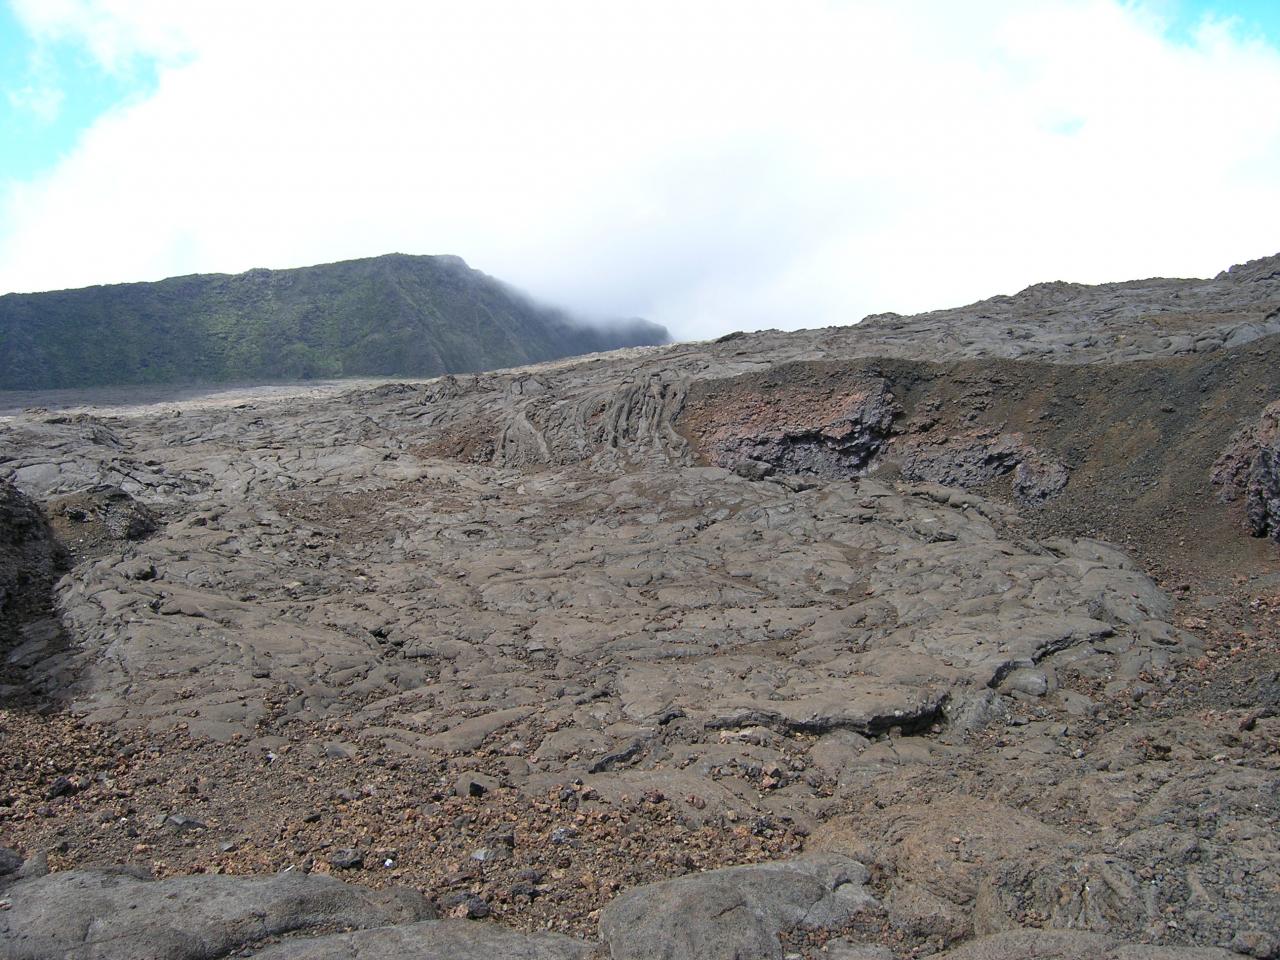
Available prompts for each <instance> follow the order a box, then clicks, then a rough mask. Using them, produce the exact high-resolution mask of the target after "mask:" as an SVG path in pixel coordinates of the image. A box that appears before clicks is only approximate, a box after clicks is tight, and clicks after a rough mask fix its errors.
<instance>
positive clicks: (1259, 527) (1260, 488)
mask: <svg viewBox="0 0 1280 960" xmlns="http://www.w3.org/2000/svg"><path fill="white" fill-rule="evenodd" d="M1212 480H1213V483H1214V484H1216V485H1217V486H1218V487H1219V488H1220V489H1221V496H1222V498H1223V499H1224V500H1226V501H1228V502H1235V501H1240V502H1243V504H1244V526H1245V529H1246V530H1248V531H1249V534H1250V535H1251V536H1254V537H1270V538H1271V539H1273V540H1276V541H1280V401H1277V402H1275V403H1273V404H1271V405H1270V406H1268V407H1267V408H1266V409H1265V410H1264V411H1263V412H1262V414H1261V415H1260V416H1259V417H1258V419H1257V420H1256V421H1254V422H1253V423H1251V424H1249V425H1248V426H1246V427H1244V428H1243V429H1242V430H1240V432H1238V433H1237V434H1236V435H1235V436H1234V437H1232V438H1231V443H1230V444H1229V445H1228V446H1227V449H1226V450H1224V451H1223V453H1222V456H1220V457H1219V458H1218V461H1217V462H1216V463H1215V464H1214V465H1213V476H1212Z"/></svg>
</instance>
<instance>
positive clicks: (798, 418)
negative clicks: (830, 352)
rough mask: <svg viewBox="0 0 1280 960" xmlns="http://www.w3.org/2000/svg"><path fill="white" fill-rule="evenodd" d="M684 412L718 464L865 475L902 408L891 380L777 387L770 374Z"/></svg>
mask: <svg viewBox="0 0 1280 960" xmlns="http://www.w3.org/2000/svg"><path fill="white" fill-rule="evenodd" d="M751 387H754V389H751V388H750V387H749V388H748V389H747V390H742V391H739V392H737V393H735V394H733V395H731V396H730V397H721V396H719V395H717V394H711V395H710V396H708V397H707V398H706V399H705V400H702V402H699V403H697V404H695V405H691V406H690V407H689V409H687V410H685V411H683V415H682V418H681V423H682V426H683V428H684V429H685V430H686V431H687V432H688V433H689V434H690V435H691V436H692V437H693V438H694V440H695V442H696V444H697V446H698V449H699V450H700V451H701V452H702V453H703V454H704V455H705V456H706V457H707V458H708V459H709V460H710V461H711V462H712V463H715V464H717V465H718V466H722V467H727V468H729V469H734V468H736V467H738V466H739V465H740V464H743V463H745V462H750V461H754V462H757V463H767V464H770V465H771V466H772V467H773V468H775V469H777V470H779V471H781V472H783V473H790V474H800V475H806V476H816V477H824V478H827V479H836V478H849V477H856V476H860V475H861V474H863V473H865V472H866V471H867V468H868V467H869V466H870V465H871V463H872V461H873V460H874V458H875V457H876V455H877V454H878V453H879V452H880V450H881V448H882V447H883V446H884V444H885V443H886V442H887V441H888V439H889V436H890V433H891V430H892V427H893V420H894V417H896V416H897V415H898V413H899V407H898V405H897V404H896V403H895V401H894V397H893V394H892V393H891V392H890V391H889V386H888V384H887V382H886V381H884V380H883V379H879V378H871V379H868V380H866V381H865V382H864V383H862V384H859V385H858V386H857V387H855V388H852V389H842V390H824V389H822V388H821V387H817V388H815V387H807V388H806V387H803V386H801V387H798V388H797V387H794V386H791V385H788V388H787V389H785V390H782V389H772V388H771V386H770V383H769V381H768V380H767V379H766V380H765V381H763V382H761V383H760V384H759V385H758V386H757V385H754V384H753V385H751Z"/></svg>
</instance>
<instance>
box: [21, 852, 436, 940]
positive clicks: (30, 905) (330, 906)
mask: <svg viewBox="0 0 1280 960" xmlns="http://www.w3.org/2000/svg"><path fill="white" fill-rule="evenodd" d="M4 899H6V900H8V901H9V908H8V909H7V910H4V911H3V912H0V958H3V960H49V958H51V957H58V958H60V960H209V958H214V957H223V956H226V955H227V954H229V953H231V952H232V951H233V950H237V949H240V948H241V947H243V946H245V945H251V944H254V943H256V942H259V941H261V940H263V939H265V938H267V937H272V936H279V935H281V934H290V933H298V932H305V931H308V930H318V929H332V928H334V927H338V928H341V927H375V926H385V925H387V924H393V923H404V922H408V921H414V920H421V919H424V918H429V917H432V916H434V915H435V911H434V909H433V908H432V907H431V906H430V905H429V904H428V903H427V902H426V901H425V900H424V899H423V898H422V896H421V895H420V894H417V893H414V892H412V891H408V890H393V891H375V890H370V889H368V888H366V887H360V886H356V885H354V884H347V883H343V882H342V881H340V880H335V879H332V878H331V877H324V876H319V875H308V874H301V873H287V874H278V875H276V876H270V877H231V876H213V875H200V876H190V877H175V878H173V879H169V880H148V879H144V878H142V877H139V876H137V875H134V874H132V873H129V872H127V871H125V870H69V871H66V872H64V873H53V874H49V875H48V876H44V877H40V878H38V879H34V880H23V881H19V882H18V883H16V884H14V885H13V886H11V887H9V889H7V890H5V891H4Z"/></svg>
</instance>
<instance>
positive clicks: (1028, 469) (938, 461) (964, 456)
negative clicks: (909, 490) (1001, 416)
mask: <svg viewBox="0 0 1280 960" xmlns="http://www.w3.org/2000/svg"><path fill="white" fill-rule="evenodd" d="M891 456H892V457H893V458H894V460H896V462H897V464H898V468H899V469H900V470H901V472H902V475H903V477H905V478H906V479H908V480H913V481H916V482H927V483H939V484H943V485H945V486H952V487H963V488H969V487H976V486H980V485H982V484H985V483H990V482H991V481H992V480H995V479H996V478H997V477H1002V476H1006V475H1012V479H1013V492H1014V494H1015V495H1016V496H1017V497H1018V499H1020V500H1022V501H1025V502H1028V503H1043V502H1044V501H1045V500H1048V499H1049V498H1050V497H1054V496H1057V495H1058V494H1059V493H1061V492H1062V490H1063V488H1064V487H1066V485H1067V479H1068V473H1067V468H1066V465H1065V464H1063V463H1062V461H1061V460H1059V459H1057V458H1056V457H1053V456H1050V455H1048V454H1045V453H1042V452H1041V451H1039V450H1037V449H1036V448H1035V447H1034V446H1032V445H1031V444H1030V443H1028V442H1027V439H1026V437H1024V436H1022V435H1021V434H1019V433H1007V432H1005V433H1002V432H999V431H997V430H995V429H992V428H986V429H978V430H969V431H965V432H963V433H959V434H951V433H947V432H943V433H941V434H940V435H936V434H929V435H926V436H925V437H917V436H911V435H908V436H904V437H901V438H898V439H896V440H895V441H894V443H893V448H892V454H891Z"/></svg>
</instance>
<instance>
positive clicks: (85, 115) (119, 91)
mask: <svg viewBox="0 0 1280 960" xmlns="http://www.w3.org/2000/svg"><path fill="white" fill-rule="evenodd" d="M154 84H155V68H154V64H152V63H151V62H149V61H148V60H147V59H146V58H144V57H138V58H134V59H133V60H132V62H130V63H129V64H127V65H124V69H121V70H117V71H109V70H107V69H106V68H104V67H103V66H102V65H101V64H100V63H99V62H98V61H97V59H96V58H95V57H94V56H93V55H92V54H91V53H90V51H89V50H88V48H87V47H85V45H84V44H82V43H80V42H79V41H78V40H76V39H72V38H65V39H52V38H49V39H45V40H37V39H36V38H35V37H33V36H32V35H31V34H30V33H29V32H28V31H27V30H26V29H25V28H24V26H23V24H22V23H21V22H20V21H19V20H18V17H17V15H16V13H15V10H14V7H13V5H12V3H10V2H7V0H5V2H0V90H3V97H2V98H0V144H3V150H0V181H3V180H25V179H29V178H31V177H33V176H36V175H38V174H40V173H41V172H43V171H45V170H47V169H49V168H50V167H52V166H54V165H55V164H56V163H57V162H58V160H59V159H60V158H61V157H63V156H65V155H66V154H67V153H68V152H69V151H70V150H71V149H72V148H73V147H74V146H75V145H76V141H77V140H78V139H79V137H80V135H81V134H82V133H84V131H85V130H86V129H88V127H89V126H90V124H92V123H93V121H94V120H96V119H97V118H98V117H99V116H100V115H102V114H103V113H104V112H106V111H107V110H109V109H110V108H111V107H113V106H116V105H118V104H122V103H126V102H128V101H129V100H130V99H132V98H140V97H145V96H146V95H147V94H148V93H149V92H150V91H151V90H152V89H153V88H154Z"/></svg>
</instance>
